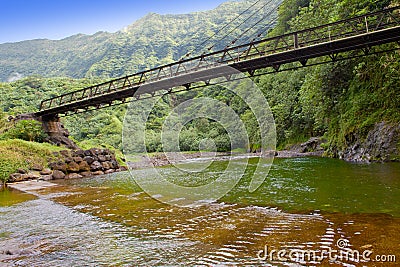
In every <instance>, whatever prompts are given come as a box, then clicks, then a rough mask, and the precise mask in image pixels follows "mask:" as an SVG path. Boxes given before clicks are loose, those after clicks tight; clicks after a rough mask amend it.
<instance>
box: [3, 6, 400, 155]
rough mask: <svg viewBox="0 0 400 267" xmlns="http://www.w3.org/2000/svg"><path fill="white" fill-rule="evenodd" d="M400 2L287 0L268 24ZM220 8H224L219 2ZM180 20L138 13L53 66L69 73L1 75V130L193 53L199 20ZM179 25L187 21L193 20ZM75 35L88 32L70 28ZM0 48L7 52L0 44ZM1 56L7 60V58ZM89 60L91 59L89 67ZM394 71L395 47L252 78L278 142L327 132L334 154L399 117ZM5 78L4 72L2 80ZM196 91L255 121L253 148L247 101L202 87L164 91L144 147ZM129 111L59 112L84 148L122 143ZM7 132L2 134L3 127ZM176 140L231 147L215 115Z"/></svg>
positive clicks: (398, 67) (397, 62) (152, 146)
mask: <svg viewBox="0 0 400 267" xmlns="http://www.w3.org/2000/svg"><path fill="white" fill-rule="evenodd" d="M247 2H248V1H247ZM241 3H242V2H240V1H239V2H234V4H233V6H234V7H235V8H237V6H238V5H240V4H241ZM399 4H400V2H399V1H398V0H393V1H390V0H382V1H375V0H361V1H360V0H284V1H283V3H282V5H281V6H280V8H279V12H278V20H277V23H276V25H275V27H274V28H273V29H272V30H270V31H269V32H268V36H275V35H280V34H284V33H288V32H292V31H296V30H299V29H304V28H309V27H312V26H317V25H320V24H321V23H322V22H324V23H328V22H334V21H337V20H340V19H344V18H348V17H351V16H355V15H358V14H363V13H366V12H371V11H376V10H381V9H383V8H385V7H389V6H395V5H399ZM224 8H227V7H226V6H224ZM236 12H238V11H236ZM219 14H220V13H218V12H209V15H208V17H207V19H205V20H204V21H205V22H204V23H206V25H207V26H206V28H207V31H215V29H217V28H218V27H217V26H220V25H223V22H226V21H229V18H224V19H223V18H221V19H222V20H223V22H221V24H216V17H217V16H219ZM198 16H200V13H195V15H193V14H192V15H191V17H186V18H185V19H186V20H194V21H196V23H200V22H199V21H201V18H198ZM211 16H215V17H214V18H212V17H211ZM183 18H184V17H182V16H166V17H163V16H159V15H156V14H151V15H149V16H147V17H146V18H144V19H143V20H147V21H150V22H151V23H149V24H146V27H145V28H144V30H143V35H141V34H140V32H141V31H138V30H136V31H135V32H134V33H133V32H132V29H139V28H140V29H142V28H143V27H144V24H145V23H143V20H140V21H138V22H136V23H135V24H133V25H131V26H130V27H128V29H127V30H126V31H127V32H130V33H131V34H128V35H124V36H125V37H124V38H125V39H124V38H122V37H121V35H122V32H121V33H118V35H119V37H115V36H114V37H113V38H114V39H113V40H114V41H113V42H112V43H109V42H105V41H104V40H103V39H104V38H105V37H104V36H106V35H107V34H106V33H99V34H97V35H95V36H91V37H90V38H91V39H90V41H88V42H87V43H88V46H92V45H89V43H90V44H92V43H93V42H98V43H101V44H103V43H104V45H101V46H100V47H102V48H101V49H100V50H96V51H97V52H96V53H97V54H96V53H95V54H92V53H91V50H90V49H91V48H90V49H88V50H85V53H84V52H83V50H82V51H80V53H81V55H80V56H79V57H78V56H77V57H76V58H74V60H72V61H68V65H69V66H70V68H73V71H72V72H68V71H66V70H65V72H63V71H62V72H57V75H60V74H61V75H68V76H70V77H74V78H44V77H42V76H38V75H34V76H29V77H25V78H22V79H19V80H17V81H14V82H4V83H1V84H0V90H1V92H2V99H1V103H0V110H1V111H2V113H1V117H2V122H1V124H0V130H1V131H3V132H5V129H7V128H10V127H11V126H10V125H9V124H8V123H7V122H6V118H7V117H8V116H9V115H15V114H20V113H24V112H32V111H35V110H37V107H38V105H39V102H40V100H41V99H44V98H48V97H52V96H56V95H59V94H61V93H64V92H68V91H73V90H76V89H79V88H82V87H86V86H88V85H90V84H95V83H98V82H101V81H105V80H107V79H108V78H109V77H115V76H119V75H122V74H127V73H132V72H134V71H137V70H139V69H143V68H148V67H151V66H154V65H158V64H163V63H167V62H171V61H173V60H176V59H178V58H179V57H180V56H182V55H184V54H185V53H186V52H187V51H190V48H191V47H192V46H193V44H191V40H192V38H193V36H194V34H196V33H198V31H196V29H198V28H199V27H200V26H196V27H197V28H196V27H192V28H187V29H186V32H185V31H182V29H180V31H181V32H180V35H179V37H174V39H171V38H170V35H168V31H171V29H172V28H173V25H174V22H176V21H178V22H181V20H183ZM182 23H183V22H182ZM182 25H190V23H189V24H184V23H183V24H182ZM195 25H198V24H195ZM203 26H204V25H203ZM141 27H142V28H141ZM154 32H163V33H166V36H169V37H168V38H164V36H158V35H157V36H155V39H156V40H162V42H161V44H159V45H161V46H162V44H163V43H164V42H169V44H168V45H165V47H168V49H165V47H163V46H162V47H158V48H157V47H155V45H156V44H155V41H154V40H155V39H154V40H153V39H151V40H150V39H149V38H150V37H149V36H151V35H152V33H154ZM174 33H175V32H174ZM209 34H210V33H209ZM71 38H75V39H76V38H89V37H82V36H81V37H79V36H75V37H71ZM71 40H72V39H71ZM132 40H136V41H135V45H134V46H132V47H130V49H132V50H131V51H130V54H129V55H128V56H126V54H125V53H126V50H123V49H122V48H123V47H124V45H126V44H127V43H129V42H131V41H132ZM195 40H196V42H199V40H201V36H197V37H196V38H195ZM37 42H39V41H37ZM43 42H45V41H43ZM46 42H47V41H46ZM85 43H86V42H85ZM189 44H190V45H189ZM78 46H79V43H78ZM396 46H397V47H398V44H389V45H385V46H381V47H377V48H376V49H378V50H379V49H382V48H395V47H396ZM0 48H1V49H0V50H2V54H3V55H4V53H6V52H4V51H6V50H5V48H4V45H2V46H0ZM192 48H193V47H192ZM80 49H83V48H80ZM99 53H103V54H102V56H101V57H98V56H97V55H99ZM139 54H140V55H139ZM61 57H62V55H61ZM89 58H90V59H89ZM80 59H83V60H80ZM3 60H7V59H4V57H3ZM321 60H325V59H323V58H319V59H315V60H314V61H313V62H314V63H316V62H318V61H321ZM86 61H90V64H87V65H86V66H85V67H83V66H80V65H79V64H75V63H76V62H80V63H82V64H83V62H86ZM2 62H3V61H2ZM60 62H63V61H60V58H58V56H57V57H56V58H52V59H49V62H48V63H49V66H54V65H58V66H61V65H59V64H61V63H60ZM14 63H15V62H14ZM45 63H47V62H45ZM15 64H17V63H15ZM44 65H45V64H44ZM89 65H90V67H87V66H89ZM2 66H4V65H2ZM2 68H3V69H4V68H5V67H2ZM49 68H53V67H49ZM260 72H263V70H260ZM27 73H30V71H28V72H27ZM40 73H42V74H43V73H48V74H49V75H54V73H55V72H52V71H49V72H47V71H46V70H44V71H43V72H40ZM72 73H74V74H72ZM399 74H400V53H399V50H395V51H393V52H389V53H382V54H371V55H368V56H365V57H361V58H356V59H351V60H345V61H337V62H333V63H329V64H323V65H318V66H314V67H307V68H301V69H299V70H295V71H285V72H280V73H275V74H268V75H263V76H259V77H256V78H254V81H255V82H256V84H257V85H258V86H259V87H260V88H261V90H262V92H263V93H264V95H265V96H266V98H267V99H268V102H269V105H270V107H271V110H272V112H273V115H274V118H275V123H276V129H277V144H278V147H279V148H281V149H282V148H285V147H286V146H287V145H289V144H293V143H298V142H302V141H305V140H307V139H308V138H310V137H313V136H323V137H324V138H325V139H326V140H327V142H326V143H325V144H324V147H325V149H326V152H327V154H328V155H331V156H337V155H338V152H339V151H341V150H342V149H344V148H345V147H346V146H348V145H351V142H352V140H353V139H354V136H355V135H357V136H361V137H365V136H366V134H367V133H368V131H369V130H370V129H371V128H372V127H373V126H374V125H375V124H376V123H378V122H381V121H385V122H389V123H399V122H400V116H399V114H400V91H399V88H400V75H399ZM5 77H6V76H5V75H3V79H4V78H5ZM82 77H86V78H82ZM75 78H80V79H75ZM202 96H207V97H212V98H214V99H218V100H220V101H222V102H224V103H226V104H227V105H229V106H231V107H232V108H233V109H234V110H235V112H236V113H237V114H238V115H239V116H240V117H241V119H242V120H243V121H244V123H245V124H246V126H248V127H249V128H250V129H253V131H250V133H251V136H250V139H251V150H256V149H257V148H258V147H259V141H260V140H259V137H258V135H257V131H254V128H256V127H254V126H252V125H254V116H253V115H252V114H251V112H249V110H248V108H247V107H246V105H245V104H243V103H242V101H241V100H240V99H238V98H237V97H235V96H234V95H232V94H231V93H229V92H227V91H226V90H223V89H222V90H221V89H219V88H208V89H205V90H197V91H192V92H185V93H178V94H175V95H170V96H167V97H164V98H163V101H161V102H160V103H158V105H157V107H156V109H155V110H154V111H153V113H152V114H151V117H150V119H149V121H148V123H147V127H148V129H149V131H148V132H147V137H148V140H149V141H148V143H147V148H148V150H149V151H150V152H153V151H160V150H161V144H160V131H161V127H162V121H163V119H164V118H165V117H166V116H167V114H168V110H169V109H170V108H171V107H173V106H176V105H178V104H179V103H182V102H183V101H185V100H186V99H189V98H193V97H194V98H198V97H202ZM125 112H126V106H117V107H112V108H107V109H103V110H99V111H93V112H88V113H84V114H80V115H75V116H71V117H65V118H63V122H64V124H65V126H66V128H67V129H69V131H70V133H71V136H72V138H73V139H74V140H76V141H77V142H78V143H79V144H80V145H82V146H85V147H86V146H108V147H109V146H112V147H114V148H115V149H118V150H121V149H122V143H121V132H122V127H123V121H124V116H125ZM4 138H6V137H5V136H4V135H3V139H4ZM180 138H181V149H183V150H198V145H199V142H200V140H202V139H204V138H212V139H214V140H215V143H216V144H217V146H218V149H219V150H221V151H223V150H229V149H230V145H229V137H228V135H227V133H226V131H225V130H224V128H223V127H222V126H221V125H220V124H218V123H217V122H214V121H212V120H207V119H196V120H194V121H192V122H191V123H189V124H187V125H186V126H185V127H184V128H183V131H182V132H181V135H180ZM399 146H400V145H399Z"/></svg>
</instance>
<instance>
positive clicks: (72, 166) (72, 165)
mask: <svg viewBox="0 0 400 267" xmlns="http://www.w3.org/2000/svg"><path fill="white" fill-rule="evenodd" d="M79 170H80V166H79V164H78V163H76V162H74V161H72V162H71V163H69V164H68V167H67V171H68V172H79Z"/></svg>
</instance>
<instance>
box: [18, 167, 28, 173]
mask: <svg viewBox="0 0 400 267" xmlns="http://www.w3.org/2000/svg"><path fill="white" fill-rule="evenodd" d="M18 173H21V174H24V173H27V171H26V170H24V169H21V168H20V169H18Z"/></svg>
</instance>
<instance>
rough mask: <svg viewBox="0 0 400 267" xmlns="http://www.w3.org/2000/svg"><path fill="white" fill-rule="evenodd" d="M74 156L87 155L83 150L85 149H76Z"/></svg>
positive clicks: (82, 156)
mask: <svg viewBox="0 0 400 267" xmlns="http://www.w3.org/2000/svg"><path fill="white" fill-rule="evenodd" d="M73 156H74V157H81V158H84V157H85V156H86V155H85V151H83V150H81V149H80V150H76V151H74V155H73Z"/></svg>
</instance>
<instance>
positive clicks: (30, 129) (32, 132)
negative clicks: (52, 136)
mask: <svg viewBox="0 0 400 267" xmlns="http://www.w3.org/2000/svg"><path fill="white" fill-rule="evenodd" d="M45 138H46V133H45V132H44V131H43V128H42V125H41V123H40V122H38V121H35V120H21V121H18V122H17V123H15V125H14V127H12V128H11V129H9V130H8V131H7V132H5V133H4V134H3V139H22V140H25V141H30V142H33V141H34V142H43V141H44V140H45Z"/></svg>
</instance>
